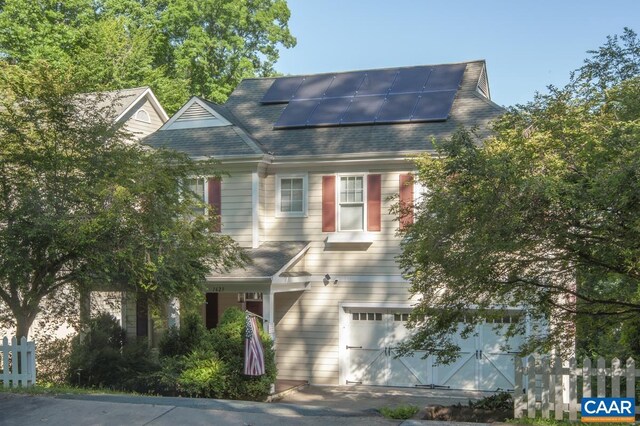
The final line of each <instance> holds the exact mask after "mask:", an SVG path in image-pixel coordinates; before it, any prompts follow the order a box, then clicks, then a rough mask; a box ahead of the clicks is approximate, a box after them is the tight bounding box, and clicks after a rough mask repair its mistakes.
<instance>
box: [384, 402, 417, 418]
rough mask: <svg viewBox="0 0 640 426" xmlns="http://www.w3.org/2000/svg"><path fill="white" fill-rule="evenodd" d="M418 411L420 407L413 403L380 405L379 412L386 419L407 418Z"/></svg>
mask: <svg viewBox="0 0 640 426" xmlns="http://www.w3.org/2000/svg"><path fill="white" fill-rule="evenodd" d="M418 411H420V409H419V408H418V407H416V406H415V405H399V406H397V407H395V408H391V407H382V408H381V409H380V414H382V415H383V416H384V417H385V418H387V419H394V420H407V419H410V418H411V417H413V416H415V415H416V413H417V412H418Z"/></svg>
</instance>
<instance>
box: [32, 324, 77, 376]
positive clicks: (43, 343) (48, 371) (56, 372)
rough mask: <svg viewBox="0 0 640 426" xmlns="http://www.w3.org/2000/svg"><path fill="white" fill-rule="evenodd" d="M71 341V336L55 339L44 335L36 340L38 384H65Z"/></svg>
mask: <svg viewBox="0 0 640 426" xmlns="http://www.w3.org/2000/svg"><path fill="white" fill-rule="evenodd" d="M71 341H72V337H71V336H68V337H63V338H55V337H53V336H51V335H45V336H39V338H38V339H36V371H37V373H38V384H40V385H48V386H60V385H64V384H65V382H66V378H67V374H68V371H69V359H70V356H71Z"/></svg>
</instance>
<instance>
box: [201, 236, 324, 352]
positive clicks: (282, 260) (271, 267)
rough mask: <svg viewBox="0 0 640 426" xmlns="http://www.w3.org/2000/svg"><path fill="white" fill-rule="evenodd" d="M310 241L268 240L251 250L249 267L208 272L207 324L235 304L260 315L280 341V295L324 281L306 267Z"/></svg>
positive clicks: (214, 322)
mask: <svg viewBox="0 0 640 426" xmlns="http://www.w3.org/2000/svg"><path fill="white" fill-rule="evenodd" d="M309 246H310V243H309V242H306V241H287V242H269V243H264V244H262V245H261V246H260V247H258V248H256V249H251V250H247V254H248V255H249V258H250V259H251V263H250V264H248V265H247V266H246V267H245V268H236V269H233V270H231V271H228V272H216V273H212V274H210V275H209V276H207V283H206V290H205V292H206V294H205V303H204V305H203V306H202V316H203V319H204V322H205V325H206V327H207V328H209V329H210V328H214V327H216V326H217V324H218V322H219V321H220V318H221V316H222V314H223V313H224V311H225V310H226V309H228V308H230V307H232V306H235V307H239V308H241V309H242V310H247V311H249V312H252V313H254V314H256V315H258V316H259V317H260V318H261V319H262V321H263V326H264V329H265V330H266V331H267V332H268V333H269V334H270V335H271V338H272V339H273V341H274V343H275V342H276V295H277V294H279V293H291V292H300V294H302V292H304V291H306V290H308V289H309V288H310V286H311V282H313V281H321V280H322V277H315V276H312V275H311V274H309V273H308V272H306V271H305V270H304V262H303V259H304V256H305V255H306V253H307V251H308V250H309Z"/></svg>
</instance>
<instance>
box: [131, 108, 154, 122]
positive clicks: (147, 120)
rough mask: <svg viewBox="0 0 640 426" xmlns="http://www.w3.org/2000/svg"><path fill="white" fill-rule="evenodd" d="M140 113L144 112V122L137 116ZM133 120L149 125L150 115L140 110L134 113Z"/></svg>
mask: <svg viewBox="0 0 640 426" xmlns="http://www.w3.org/2000/svg"><path fill="white" fill-rule="evenodd" d="M141 112H144V113H145V114H147V118H146V119H145V120H143V119H141V118H139V117H138V114H140V113H141ZM133 119H134V120H137V121H140V122H142V123H151V114H149V113H148V112H147V110H146V109H144V108H140V109H139V110H137V111H136V114H135V115H134V116H133Z"/></svg>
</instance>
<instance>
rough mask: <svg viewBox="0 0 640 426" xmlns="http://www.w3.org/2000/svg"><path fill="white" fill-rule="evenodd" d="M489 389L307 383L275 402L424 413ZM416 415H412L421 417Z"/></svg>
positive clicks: (483, 395) (473, 397)
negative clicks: (410, 408) (405, 407)
mask: <svg viewBox="0 0 640 426" xmlns="http://www.w3.org/2000/svg"><path fill="white" fill-rule="evenodd" d="M491 394H492V393H491V392H479V391H464V390H450V389H423V388H393V387H378V386H308V387H306V388H302V389H299V390H298V391H296V392H292V393H290V394H288V395H286V396H285V397H284V398H282V399H281V400H280V401H279V402H284V403H289V404H296V405H297V404H300V405H314V406H317V407H330V408H332V409H345V410H354V409H357V410H359V411H362V412H368V413H371V414H373V413H377V412H378V410H379V409H380V408H382V407H396V406H398V405H403V404H404V405H407V404H408V405H415V406H417V407H419V408H420V410H421V412H422V413H423V414H422V415H424V408H425V407H427V406H429V405H443V406H451V405H455V404H458V403H459V404H462V405H467V403H468V402H469V400H472V401H476V400H478V399H481V398H484V397H485V396H489V395H491ZM422 415H420V414H419V415H417V416H416V417H415V418H421V417H422Z"/></svg>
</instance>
